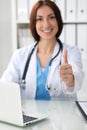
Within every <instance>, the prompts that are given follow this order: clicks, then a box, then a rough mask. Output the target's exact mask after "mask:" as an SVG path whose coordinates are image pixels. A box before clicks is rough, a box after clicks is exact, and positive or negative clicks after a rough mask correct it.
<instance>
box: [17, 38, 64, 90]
mask: <svg viewBox="0 0 87 130" xmlns="http://www.w3.org/2000/svg"><path fill="white" fill-rule="evenodd" d="M57 41H58V44H59V50H58V52H57V54H56V55H55V56H54V57H53V58H52V59H51V60H50V63H49V67H51V65H52V62H53V60H54V59H55V58H56V57H57V56H58V55H59V53H60V51H61V52H62V50H63V44H62V42H61V40H59V39H57ZM37 44H38V43H36V44H35V45H34V47H33V49H32V50H31V52H30V53H29V55H28V58H27V61H26V64H25V68H24V72H23V76H22V79H21V82H20V86H21V87H22V88H23V89H25V87H26V86H25V84H26V81H25V79H26V74H27V71H28V68H29V64H30V60H31V57H32V54H33V52H34V50H35V48H36V46H37ZM60 65H61V61H60Z"/></svg>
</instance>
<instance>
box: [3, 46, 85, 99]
mask: <svg viewBox="0 0 87 130" xmlns="http://www.w3.org/2000/svg"><path fill="white" fill-rule="evenodd" d="M33 46H34V44H33V45H29V46H28V47H24V48H21V49H18V50H17V51H16V52H15V53H14V55H13V56H12V58H11V61H10V63H9V65H8V67H7V69H6V71H5V72H4V73H3V75H2V79H4V80H8V81H12V82H16V83H19V84H20V83H21V78H22V75H23V71H24V68H25V64H26V61H27V58H28V55H29V53H30V51H31V50H32V48H33ZM58 49H59V44H58V43H56V46H55V49H54V53H53V56H55V54H56V53H57V52H58ZM64 49H67V50H68V63H69V64H71V65H72V69H73V74H74V77H75V86H74V89H73V87H69V86H66V84H65V83H64V82H63V81H62V80H61V79H60V77H59V72H58V71H59V64H60V61H61V62H62V52H60V53H59V55H58V56H57V57H56V58H55V59H54V60H53V62H52V65H51V67H50V68H49V74H48V78H47V82H46V89H47V90H48V88H47V86H48V87H50V90H48V91H49V93H50V95H51V97H60V98H61V97H62V98H63V97H64V98H66V97H71V98H72V97H75V94H76V92H77V91H78V90H79V89H80V88H81V86H82V81H83V71H82V62H81V54H80V52H79V50H78V49H77V48H75V47H70V46H68V45H66V44H63V50H64ZM36 52H37V47H36V49H35V50H34V52H33V54H32V57H31V60H30V63H29V67H28V71H27V75H26V88H25V89H22V88H21V94H22V98H24V99H25V98H27V99H34V98H35V93H36V72H37V70H36V68H37V65H36Z"/></svg>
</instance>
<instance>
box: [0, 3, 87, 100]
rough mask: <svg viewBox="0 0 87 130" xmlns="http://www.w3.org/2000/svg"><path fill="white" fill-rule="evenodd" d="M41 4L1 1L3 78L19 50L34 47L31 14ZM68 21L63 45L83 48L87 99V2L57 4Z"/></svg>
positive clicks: (0, 64) (0, 61)
mask: <svg viewBox="0 0 87 130" xmlns="http://www.w3.org/2000/svg"><path fill="white" fill-rule="evenodd" d="M36 1H37V0H7V1H6V0H0V77H1V75H2V74H3V72H4V70H5V69H6V67H7V65H8V63H9V60H10V58H11V56H12V54H13V53H14V52H15V51H16V49H18V48H20V47H24V46H26V45H28V44H31V43H32V41H33V38H32V36H31V34H30V30H29V13H30V10H31V8H32V6H33V4H34V3H35V2H36ZM53 1H54V2H55V3H56V4H57V5H58V6H59V7H60V10H61V14H62V17H63V21H64V28H63V32H62V34H61V36H60V39H61V41H62V42H64V43H66V44H69V45H71V46H76V47H78V48H79V50H80V52H81V54H82V62H83V71H84V75H85V77H84V82H83V86H82V89H81V90H80V91H79V92H78V95H79V96H82V97H85V98H86V99H87V65H86V64H87V0H62V1H60V0H53Z"/></svg>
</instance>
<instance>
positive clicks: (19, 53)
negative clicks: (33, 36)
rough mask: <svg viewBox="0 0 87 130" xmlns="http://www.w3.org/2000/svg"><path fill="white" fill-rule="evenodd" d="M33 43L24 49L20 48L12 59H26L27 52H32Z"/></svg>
mask: <svg viewBox="0 0 87 130" xmlns="http://www.w3.org/2000/svg"><path fill="white" fill-rule="evenodd" d="M34 45H35V43H34V44H30V45H28V46H26V47H23V48H20V49H17V50H16V51H15V52H14V54H13V57H19V58H22V59H23V58H26V56H27V55H28V54H29V52H30V51H31V50H32V48H33V47H34Z"/></svg>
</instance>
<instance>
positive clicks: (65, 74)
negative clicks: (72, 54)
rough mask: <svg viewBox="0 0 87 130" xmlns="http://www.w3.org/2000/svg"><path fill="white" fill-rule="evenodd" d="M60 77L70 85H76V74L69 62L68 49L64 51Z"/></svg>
mask: <svg viewBox="0 0 87 130" xmlns="http://www.w3.org/2000/svg"><path fill="white" fill-rule="evenodd" d="M59 72H60V78H61V79H62V81H63V82H65V84H66V85H68V86H69V87H72V86H74V75H73V71H72V66H71V65H70V64H68V51H67V50H64V52H63V62H62V64H61V66H60V71H59Z"/></svg>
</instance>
